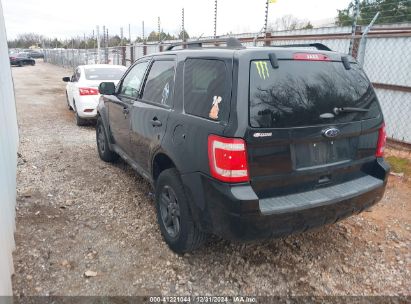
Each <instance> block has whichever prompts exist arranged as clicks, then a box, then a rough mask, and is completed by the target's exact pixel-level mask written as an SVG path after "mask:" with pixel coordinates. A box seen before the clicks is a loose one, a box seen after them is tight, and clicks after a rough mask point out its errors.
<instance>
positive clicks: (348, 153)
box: [293, 138, 356, 169]
mask: <svg viewBox="0 0 411 304" xmlns="http://www.w3.org/2000/svg"><path fill="white" fill-rule="evenodd" d="M293 150H294V155H295V161H294V163H295V167H296V168H297V169H301V168H308V167H315V166H321V165H326V164H332V163H337V162H343V161H348V160H350V159H352V158H353V157H354V153H355V150H356V149H355V148H354V145H352V143H351V140H350V139H349V138H343V139H339V140H333V141H321V142H310V143H298V144H295V145H294V146H293Z"/></svg>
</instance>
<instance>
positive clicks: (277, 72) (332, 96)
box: [249, 60, 380, 128]
mask: <svg viewBox="0 0 411 304" xmlns="http://www.w3.org/2000/svg"><path fill="white" fill-rule="evenodd" d="M250 64H251V66H250V93H249V94H250V96H249V98H250V125H251V126H252V127H255V128H287V127H299V126H310V125H320V124H329V123H344V122H350V121H357V120H363V119H368V118H373V117H376V116H378V114H379V113H380V109H379V106H378V102H377V97H376V95H375V92H374V90H373V88H372V86H371V84H370V82H369V80H368V78H367V77H366V76H365V74H364V72H363V71H362V70H361V69H360V68H359V66H358V65H357V64H351V69H350V70H346V69H345V68H344V65H343V63H342V62H329V61H321V62H318V61H296V60H280V61H279V68H278V69H274V68H272V66H271V64H270V61H268V60H258V61H251V63H250ZM340 107H356V108H364V109H368V110H369V111H368V112H350V113H340V114H339V115H331V118H321V117H320V115H322V114H325V113H330V114H334V112H333V110H334V108H340ZM322 116H323V117H324V116H328V117H330V115H322ZM332 116H334V117H332Z"/></svg>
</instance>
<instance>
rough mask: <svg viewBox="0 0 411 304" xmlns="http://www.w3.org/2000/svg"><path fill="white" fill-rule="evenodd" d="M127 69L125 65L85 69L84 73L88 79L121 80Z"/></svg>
mask: <svg viewBox="0 0 411 304" xmlns="http://www.w3.org/2000/svg"><path fill="white" fill-rule="evenodd" d="M125 71H126V68H125V67H124V68H122V67H121V68H98V69H84V74H85V76H86V79H88V80H119V79H120V78H121V76H123V74H124V72H125Z"/></svg>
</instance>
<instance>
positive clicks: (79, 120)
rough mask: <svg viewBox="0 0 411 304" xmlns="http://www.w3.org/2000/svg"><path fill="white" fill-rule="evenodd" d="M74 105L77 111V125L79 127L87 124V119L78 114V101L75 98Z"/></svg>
mask: <svg viewBox="0 0 411 304" xmlns="http://www.w3.org/2000/svg"><path fill="white" fill-rule="evenodd" d="M73 106H74V112H75V114H74V115H75V117H76V125H77V126H79V127H81V126H85V125H86V124H87V120H86V119H84V118H81V117H80V116H78V113H77V107H76V102H75V101H74V100H73Z"/></svg>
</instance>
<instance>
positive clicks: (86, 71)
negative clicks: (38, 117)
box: [63, 64, 127, 126]
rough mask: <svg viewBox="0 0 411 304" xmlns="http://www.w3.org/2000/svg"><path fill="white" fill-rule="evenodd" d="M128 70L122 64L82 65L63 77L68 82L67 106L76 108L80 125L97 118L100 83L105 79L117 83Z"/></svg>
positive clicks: (77, 122) (77, 121) (77, 120)
mask: <svg viewBox="0 0 411 304" xmlns="http://www.w3.org/2000/svg"><path fill="white" fill-rule="evenodd" d="M126 70H127V68H126V67H124V66H121V65H108V64H91V65H80V66H78V67H77V68H76V69H75V71H74V74H73V75H72V76H71V77H63V81H65V82H67V86H66V100H67V106H68V107H69V109H70V110H73V109H74V111H75V113H76V124H77V125H78V126H81V125H84V124H85V123H86V122H87V120H95V119H96V117H97V109H96V108H97V105H98V101H99V97H100V94H99V92H98V86H99V84H100V83H101V82H103V81H112V82H114V83H117V82H118V81H119V79H120V78H121V76H123V74H124V72H125V71H126Z"/></svg>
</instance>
